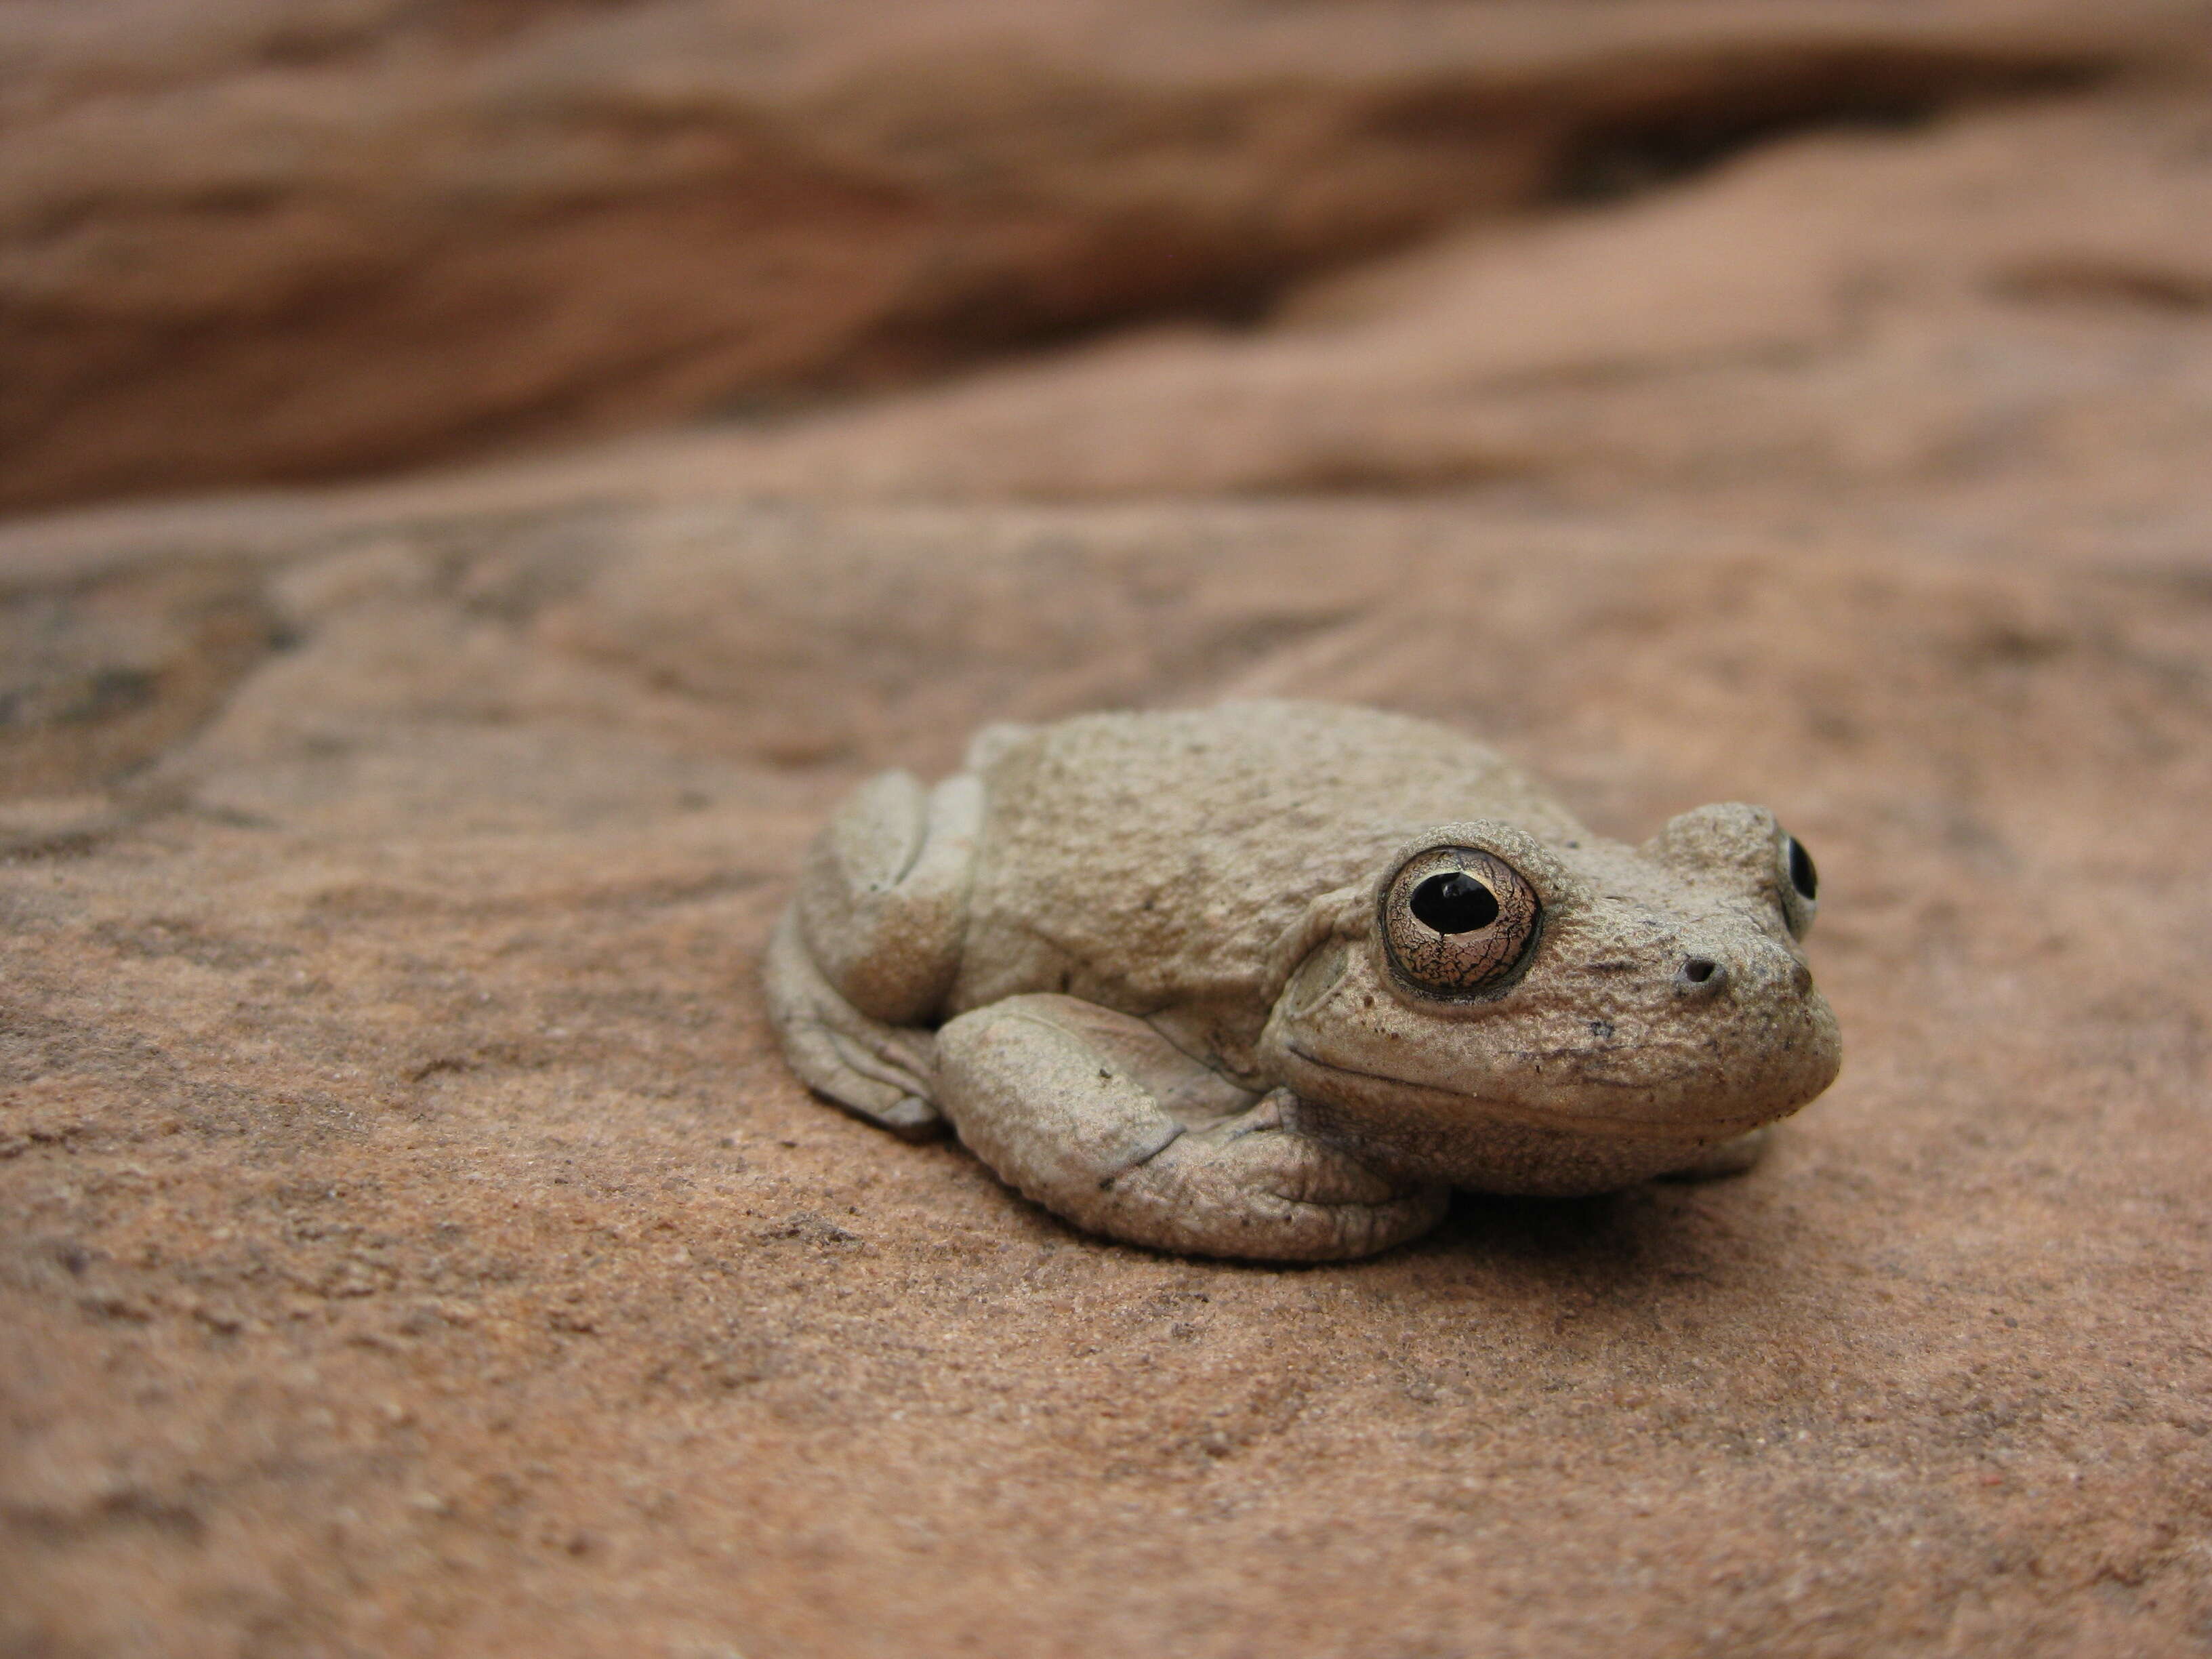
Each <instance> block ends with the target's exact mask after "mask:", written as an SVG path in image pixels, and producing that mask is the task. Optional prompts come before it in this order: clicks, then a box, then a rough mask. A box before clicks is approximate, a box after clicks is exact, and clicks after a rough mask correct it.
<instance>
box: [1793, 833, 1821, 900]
mask: <svg viewBox="0 0 2212 1659" xmlns="http://www.w3.org/2000/svg"><path fill="white" fill-rule="evenodd" d="M1790 885H1791V886H1792V887H1795V888H1796V890H1798V891H1799V892H1800V893H1802V894H1803V895H1804V896H1806V897H1807V898H1808V899H1814V898H1818V897H1819V896H1820V872H1819V871H1818V870H1815V869H1814V867H1813V855H1812V854H1810V853H1808V852H1807V851H1806V850H1805V843H1804V842H1802V841H1800V840H1798V839H1797V837H1796V836H1790Z"/></svg>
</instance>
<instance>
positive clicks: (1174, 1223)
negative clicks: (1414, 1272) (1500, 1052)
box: [937, 995, 1449, 1261]
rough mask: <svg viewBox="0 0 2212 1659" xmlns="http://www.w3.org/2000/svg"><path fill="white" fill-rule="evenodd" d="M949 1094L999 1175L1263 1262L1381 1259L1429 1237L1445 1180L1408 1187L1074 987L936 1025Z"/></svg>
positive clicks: (1134, 1239) (1047, 1195)
mask: <svg viewBox="0 0 2212 1659" xmlns="http://www.w3.org/2000/svg"><path fill="white" fill-rule="evenodd" d="M937 1080H938V1092H937V1098H938V1102H939V1104H940V1105H941V1106H942V1107H943V1108H944V1110H945V1115H947V1116H949V1117H950V1118H951V1120H952V1121H953V1124H954V1126H955V1127H957V1129H958V1130H959V1132H960V1138H961V1139H962V1140H963V1141H964V1142H966V1143H967V1145H968V1146H969V1147H970V1148H971V1149H972V1150H973V1151H974V1152H975V1155H976V1156H977V1157H978V1158H981V1159H982V1160H983V1162H984V1163H986V1164H988V1165H990V1167H991V1168H992V1169H993V1170H995V1171H996V1172H997V1174H998V1175H999V1176H1000V1179H1002V1180H1004V1181H1006V1182H1007V1183H1008V1184H1009V1185H1011V1186H1013V1187H1015V1188H1018V1189H1019V1190H1020V1191H1021V1192H1022V1193H1023V1194H1024V1195H1026V1196H1027V1197H1029V1198H1030V1199H1032V1200H1036V1202H1037V1203H1039V1204H1042V1205H1043V1206H1045V1207H1046V1208H1047V1209H1049V1210H1052V1211H1054V1212H1056V1213H1057V1214H1059V1215H1061V1216H1064V1217H1065V1218H1067V1219H1068V1220H1070V1221H1072V1222H1073V1223H1075V1225H1078V1226H1079V1227H1085V1228H1089V1229H1091V1231H1095V1232H1101V1233H1106V1234H1109V1235H1111V1236H1112V1237H1115V1238H1120V1239H1126V1240H1127V1241H1128V1242H1129V1243H1133V1244H1146V1245H1150V1246H1152V1247H1153V1248H1155V1249H1166V1250H1185V1251H1188V1252H1190V1253H1192V1254H1194V1255H1225V1256H1244V1257H1250V1258H1255V1259H1258V1260H1261V1261H1340V1260H1343V1259H1345V1258H1346V1257H1350V1256H1359V1255H1370V1254H1371V1253H1372V1252H1374V1251H1376V1250H1383V1249H1389V1247H1390V1246H1391V1245H1393V1244H1397V1243H1403V1242H1404V1241H1405V1240H1407V1239H1409V1238H1412V1237H1414V1236H1416V1235H1417V1234H1419V1233H1423V1232H1425V1231H1428V1229H1429V1228H1430V1227H1431V1226H1433V1225H1435V1224H1436V1223H1437V1220H1438V1218H1441V1217H1442V1216H1443V1212H1444V1206H1445V1202H1446V1200H1447V1198H1448V1197H1449V1194H1448V1193H1447V1191H1446V1189H1445V1188H1443V1187H1440V1186H1437V1187H1408V1186H1404V1185H1398V1184H1394V1183H1392V1182H1389V1181H1387V1180H1385V1179H1384V1178H1383V1177H1382V1176H1378V1175H1376V1174H1375V1173H1374V1172H1373V1171H1371V1170H1368V1169H1366V1168H1364V1167H1363V1166H1362V1165H1360V1164H1358V1163H1356V1162H1354V1161H1353V1160H1352V1158H1349V1157H1348V1156H1346V1154H1345V1153H1343V1152H1339V1151H1337V1150H1336V1149H1335V1148H1334V1147H1332V1146H1327V1145H1325V1144H1323V1143H1322V1142H1321V1141H1318V1140H1316V1139H1312V1138H1311V1137H1310V1136H1307V1135H1305V1134H1302V1133H1299V1132H1298V1130H1297V1128H1296V1127H1295V1125H1294V1124H1293V1123H1292V1122H1291V1121H1289V1120H1288V1119H1286V1117H1285V1104H1286V1099H1287V1097H1286V1095H1285V1091H1276V1092H1275V1093H1273V1094H1271V1095H1268V1096H1267V1097H1264V1098H1262V1099H1261V1100H1260V1101H1259V1102H1258V1103H1256V1104H1255V1103H1253V1097H1252V1095H1251V1094H1250V1093H1249V1091H1244V1090H1242V1089H1239V1088H1237V1086H1236V1085H1233V1084H1231V1083H1229V1082H1228V1081H1227V1080H1225V1079H1223V1078H1221V1077H1220V1076H1218V1074H1217V1073H1213V1072H1212V1071H1210V1070H1208V1069H1207V1068H1206V1067H1205V1066H1201V1065H1200V1064H1199V1063H1198V1062H1197V1061H1196V1060H1192V1059H1190V1058H1188V1056H1187V1055H1185V1054H1182V1052H1181V1051H1180V1050H1178V1049H1176V1048H1174V1047H1173V1046H1172V1045H1170V1043H1169V1042H1167V1040H1166V1039H1165V1038H1164V1037H1162V1036H1160V1035H1159V1034H1158V1032H1157V1031H1155V1030H1153V1029H1152V1027H1151V1026H1150V1025H1148V1024H1146V1023H1145V1022H1144V1021H1142V1020H1140V1019H1137V1018H1133V1017H1132V1016H1130V1015H1127V1014H1118V1013H1115V1012H1112V1011H1110V1010H1108V1009H1103V1008H1099V1007H1097V1006H1094V1005H1092V1004H1090V1003H1085V1002H1082V1001H1079V1000H1077V999H1075V998H1073V997H1065V996H1050V995H1035V996H1016V997H1008V998H1007V999H1006V1000H1004V1001H1002V1002H995V1003H993V1004H991V1005H989V1006H987V1007H983V1008H978V1009H975V1010H974V1011H973V1012H969V1013H966V1014H963V1015H962V1016H960V1018H957V1019H955V1020H953V1021H951V1023H950V1024H947V1025H945V1028H944V1029H943V1030H941V1031H939V1033H938V1036H937Z"/></svg>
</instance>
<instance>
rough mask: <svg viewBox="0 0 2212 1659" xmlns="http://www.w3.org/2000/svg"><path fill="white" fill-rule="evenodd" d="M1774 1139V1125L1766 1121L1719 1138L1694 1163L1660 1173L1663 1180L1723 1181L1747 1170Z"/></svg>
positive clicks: (1756, 1161)
mask: <svg viewBox="0 0 2212 1659" xmlns="http://www.w3.org/2000/svg"><path fill="white" fill-rule="evenodd" d="M1773 1139H1774V1126H1773V1125H1772V1124H1771V1123H1763V1124H1761V1125H1760V1126H1759V1127H1758V1128H1756V1129H1746V1130H1745V1131H1744V1132H1743V1133H1741V1134H1740V1135H1734V1136H1731V1137H1730V1138H1729V1139H1726V1140H1722V1141H1717V1142H1715V1143H1714V1144H1713V1145H1712V1146H1708V1147H1706V1148H1705V1152H1704V1153H1703V1154H1702V1155H1701V1156H1699V1158H1698V1160H1697V1162H1696V1163H1694V1164H1684V1165H1683V1166H1682V1167H1681V1168H1680V1169H1679V1170H1668V1171H1667V1172H1666V1173H1665V1174H1664V1175H1662V1176H1660V1177H1659V1179H1660V1180H1662V1181H1721V1180H1724V1179H1726V1178H1727V1177H1728V1176H1740V1175H1743V1174H1745V1173H1747V1171H1748V1170H1750V1169H1751V1167H1752V1165H1753V1164H1756V1163H1758V1162H1759V1158H1760V1156H1761V1155H1762V1154H1763V1153H1765V1151H1766V1149H1767V1147H1768V1146H1769V1145H1770V1144H1771V1143H1772V1141H1773Z"/></svg>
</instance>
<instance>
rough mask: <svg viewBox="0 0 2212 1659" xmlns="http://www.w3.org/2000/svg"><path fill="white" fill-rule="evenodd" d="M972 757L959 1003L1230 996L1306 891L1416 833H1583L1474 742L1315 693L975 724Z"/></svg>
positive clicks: (1143, 1009) (1165, 1002)
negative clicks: (1513, 829)
mask: <svg viewBox="0 0 2212 1659" xmlns="http://www.w3.org/2000/svg"><path fill="white" fill-rule="evenodd" d="M972 763H973V764H974V765H975V768H976V769H977V770H978V771H979V772H980V773H981V776H982V779H983V782H984V787H985V792H986V797H987V805H986V809H985V818H984V829H983V836H982V843H981V848H980V849H979V853H978V858H977V863H976V867H975V884H974V886H973V888H972V890H971V892H970V895H969V912H968V926H967V929H966V939H965V943H964V948H963V963H962V968H961V971H960V974H959V977H958V981H957V984H956V986H955V988H954V991H953V994H952V998H951V1012H958V1011H959V1010H961V1009H965V1008H972V1007H976V1006H981V1005H982V1004H984V1003H987V1002H991V1001H994V1000H997V999H999V998H1000V997H1004V996H1009V995H1013V994H1018V993H1020V992H1024V991H1036V990H1048V991H1066V992H1068V993H1069V994H1073V995H1075V996H1079V997H1083V998H1085V999H1086V1000H1091V1001H1094V1002H1099V1003H1103V1004H1104V1005H1105V1006H1109V1007H1115V1008H1120V1009H1121V1010H1123V1011H1125V1012H1131V1013H1138V1014H1150V1013H1152V1012H1158V1011H1159V1010H1161V1009H1165V1008H1170V1007H1174V1006H1181V1005H1188V1004H1192V1003H1214V1004H1220V1003H1232V1004H1233V1003H1235V1002H1237V1001H1238V1000H1240V999H1244V998H1249V997H1250V996H1252V995H1253V994H1256V991H1257V987H1259V985H1260V984H1261V981H1262V979H1263V978H1264V975H1265V970H1266V964H1267V959H1268V957H1269V954H1270V951H1271V950H1272V948H1273V945H1275V943H1276V942H1277V941H1278V940H1279V939H1280V938H1281V937H1282V936H1283V934H1284V933H1285V932H1286V931H1287V930H1288V929H1289V928H1290V927H1291V926H1292V925H1294V924H1295V923H1296V922H1297V920H1298V918H1299V916H1300V915H1302V914H1303V913H1304V909H1305V907H1306V905H1307V903H1308V902H1310V900H1311V899H1312V898H1314V897H1315V896H1317V895H1319V894H1322V893H1325V892H1328V891H1331V890H1334V889H1336V888H1340V887H1342V886H1344V885H1346V884H1348V883H1351V882H1353V881H1357V880H1358V879H1360V878H1362V877H1363V876H1364V874H1365V873H1366V872H1368V871H1370V869H1372V867H1373V866H1375V864H1376V861H1377V860H1380V859H1381V858H1383V856H1384V855H1385V854H1388V853H1389V851H1390V850H1391V849H1392V848H1395V847H1396V846H1398V845H1399V844H1400V843H1401V842H1404V841H1405V840H1407V838H1408V837H1409V836H1413V835H1414V834H1415V833H1417V832H1418V831H1419V830H1420V829H1425V828H1427V827H1429V826H1431V825H1433V824H1437V823H1449V822H1452V821H1454V820H1457V819H1464V818H1480V817H1497V818H1504V819H1507V820H1509V821H1510V822H1512V823H1516V824H1518V825H1520V826H1521V827H1522V829H1526V830H1528V832H1529V833H1530V834H1532V835H1534V836H1538V837H1539V838H1541V839H1565V838H1568V837H1571V836H1575V835H1577V834H1578V833H1579V830H1578V827H1577V825H1576V824H1575V823H1574V821H1573V819H1572V818H1571V817H1569V816H1568V814H1567V813H1566V812H1565V811H1564V810H1563V809H1561V808H1560V807H1559V805H1557V804H1556V803H1554V802H1553V801H1552V800H1551V799H1549V798H1548V797H1547V796H1546V795H1545V794H1544V793H1542V792H1541V790H1539V789H1538V788H1537V787H1535V786H1534V784H1533V783H1532V782H1531V781H1529V780H1528V777H1527V776H1526V775H1523V774H1522V773H1521V772H1520V771H1518V770H1517V769H1515V768H1514V767H1512V766H1511V765H1510V764H1509V763H1507V762H1505V761H1504V759H1502V758H1501V757H1499V756H1498V755H1497V754H1496V753H1494V752H1493V751H1492V750H1489V749H1487V748H1486V747H1484V746H1483V745H1482V744H1479V743H1476V742H1474V741H1473V740H1472V739H1470V738H1466V737H1464V736H1462V735H1461V734H1460V733H1458V732H1453V731H1450V730H1449V729H1447V728H1445V727H1443V726H1435V725H1431V724H1430V723H1429V722H1427V721H1425V720H1413V719H1410V718H1408V717H1407V716H1404V715H1399V714H1382V713H1378V712H1376V711H1375V710H1372V709H1363V708H1340V707H1337V706H1334V705H1332V704H1327V703H1311V702H1242V703H1228V704H1225V705H1222V706H1221V707H1219V708H1211V709H1204V710H1194V711H1188V712H1175V713H1163V714H1096V715H1087V716H1084V717H1081V718H1079V719H1075V720H1066V721H1062V722H1060V723H1059V724H1057V725H1054V726H1042V727H1037V728H1034V729H1032V730H1029V731H1026V732H1004V733H1003V734H993V735H990V736H988V737H987V738H986V739H985V740H984V741H983V742H982V743H981V744H979V747H978V750H977V751H976V753H975V756H974V757H972ZM1255 1012H1264V1011H1257V1010H1255Z"/></svg>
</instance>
